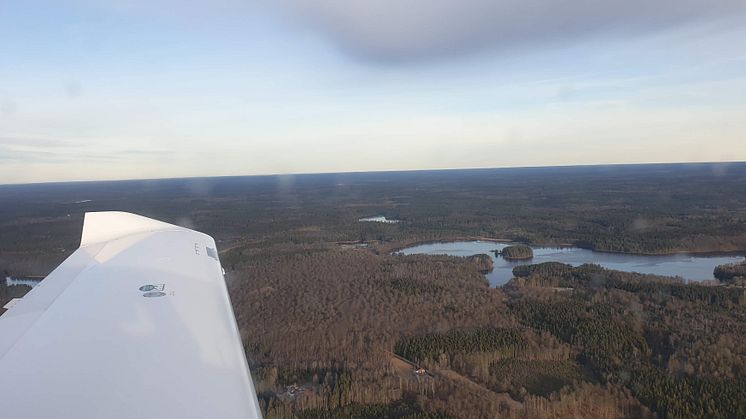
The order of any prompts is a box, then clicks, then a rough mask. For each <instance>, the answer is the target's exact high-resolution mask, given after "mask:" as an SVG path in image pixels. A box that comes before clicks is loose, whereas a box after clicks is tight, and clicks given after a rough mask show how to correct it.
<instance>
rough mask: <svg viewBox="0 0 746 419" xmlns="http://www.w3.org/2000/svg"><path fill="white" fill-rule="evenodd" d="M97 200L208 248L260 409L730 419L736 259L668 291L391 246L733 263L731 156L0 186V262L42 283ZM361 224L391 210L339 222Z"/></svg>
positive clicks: (741, 291)
mask: <svg viewBox="0 0 746 419" xmlns="http://www.w3.org/2000/svg"><path fill="white" fill-rule="evenodd" d="M82 201H86V202H82ZM101 210H121V211H131V212H135V213H138V214H142V215H145V216H150V217H154V218H158V219H161V220H164V221H167V222H172V223H175V224H179V225H184V226H187V227H190V228H194V229H197V230H200V231H203V232H205V233H208V234H210V235H212V236H213V237H214V238H215V239H216V242H217V244H218V247H219V250H220V259H221V263H222V265H223V267H224V268H225V270H226V271H227V275H226V281H227V283H228V288H229V292H230V297H231V300H232V303H233V306H234V312H235V314H236V319H237V323H238V326H239V329H240V332H241V337H242V340H243V344H244V347H245V350H246V356H247V359H248V361H249V365H250V368H251V371H252V374H253V376H254V377H253V378H254V382H255V384H256V390H257V392H258V397H259V400H260V403H261V405H262V409H263V412H264V414H265V416H266V417H267V418H379V417H391V418H412V419H414V418H423V419H424V418H493V417H498V416H499V417H508V418H510V417H513V418H534V417H539V418H556V417H582V418H587V417H594V418H595V417H598V418H637V417H651V418H653V417H660V418H688V417H691V418H694V417H721V418H732V417H746V393H745V392H746V382H745V381H744V380H745V379H746V378H745V377H746V294H745V292H746V289H745V288H744V287H743V284H742V282H739V281H741V279H740V277H741V276H742V275H743V270H742V265H733V266H723V267H719V268H718V269H717V270H716V277H717V278H719V279H721V282H719V283H717V282H715V281H712V282H708V283H685V282H683V281H681V280H679V279H676V278H672V277H664V276H652V275H641V274H635V273H624V272H617V271H612V270H607V269H604V268H601V267H599V266H595V265H583V266H576V267H573V266H570V265H565V264H561V263H552V262H549V263H543V264H538V265H525V266H518V267H516V268H515V269H514V272H513V274H514V278H513V279H512V280H511V281H510V282H509V283H508V284H507V285H505V286H503V287H502V288H491V287H490V286H489V284H488V282H487V280H486V278H485V276H484V273H485V272H489V271H490V270H491V269H492V261H491V259H490V258H489V257H487V256H486V255H477V256H474V257H469V258H460V257H450V256H428V255H411V256H404V255H400V254H396V253H392V252H393V251H394V250H396V249H400V248H403V247H406V246H408V245H411V244H413V243H422V242H431V241H440V240H458V239H474V238H481V239H491V240H505V241H513V242H518V243H528V244H537V245H563V244H574V245H579V246H582V247H586V248H591V249H595V250H604V251H613V252H627V253H646V254H667V253H674V252H692V253H693V252H703V253H707V252H739V253H740V254H744V251H746V164H728V165H712V164H693V165H641V166H640V165H635V166H597V167H567V168H529V169H484V170H458V171H425V172H400V173H394V172H391V173H356V174H327V175H302V176H257V177H237V178H210V179H171V180H152V181H122V182H83V183H68V184H38V185H13V186H11V185H6V186H0V271H2V272H5V274H6V275H14V276H32V275H42V276H43V275H46V274H48V273H49V272H50V271H51V270H52V269H54V267H55V266H57V264H59V263H60V262H61V261H62V260H64V258H66V257H67V256H68V255H69V254H70V253H71V252H73V251H74V250H75V248H77V246H78V242H79V239H80V231H81V227H82V220H83V214H84V213H85V212H86V211H101ZM381 215H382V216H386V217H387V218H388V219H395V220H399V221H400V222H398V223H376V222H359V221H358V220H359V219H360V218H364V217H374V216H381ZM2 285H3V287H0V299H2V300H8V299H10V298H13V297H20V296H21V295H22V294H23V292H25V291H26V290H25V288H26V287H24V289H20V288H18V289H16V287H11V288H12V289H11V288H8V289H5V288H4V284H2ZM3 303H4V301H3Z"/></svg>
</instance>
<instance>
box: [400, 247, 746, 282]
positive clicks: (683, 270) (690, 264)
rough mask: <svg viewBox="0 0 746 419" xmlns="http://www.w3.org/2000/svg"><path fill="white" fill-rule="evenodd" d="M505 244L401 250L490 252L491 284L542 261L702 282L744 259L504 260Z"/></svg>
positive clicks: (573, 251) (593, 256)
mask: <svg viewBox="0 0 746 419" xmlns="http://www.w3.org/2000/svg"><path fill="white" fill-rule="evenodd" d="M506 246H509V244H503V243H493V242H484V241H467V242H449V243H431V244H422V245H419V246H413V247H408V248H406V249H402V250H401V251H400V253H402V254H405V255H417V254H426V255H451V256H472V255H477V254H480V253H484V254H487V255H490V257H491V258H492V261H493V262H494V264H495V269H494V270H493V271H492V272H491V273H489V274H487V275H486V276H487V280H489V282H490V285H492V286H493V287H499V286H501V285H504V284H505V283H507V282H508V281H509V280H510V279H511V278H512V277H513V267H515V266H518V265H527V264H534V263H542V262H562V263H567V264H570V265H573V266H578V265H582V264H584V263H595V264H597V265H601V266H603V267H605V268H608V269H615V270H618V271H625V272H639V273H644V274H655V275H665V276H678V277H681V278H684V279H686V280H688V281H704V280H711V279H715V277H714V276H713V274H712V271H713V270H714V269H715V267H716V266H717V265H722V264H725V263H736V262H742V261H743V260H744V257H743V256H692V255H686V254H681V255H665V256H640V255H625V254H619V253H603V252H594V251H592V250H586V249H578V248H576V247H568V248H554V247H533V249H534V258H533V259H530V260H521V261H507V260H505V259H503V258H502V257H501V256H495V254H494V253H493V252H492V251H493V250H495V249H503V248H504V247H506Z"/></svg>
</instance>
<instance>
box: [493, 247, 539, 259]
mask: <svg viewBox="0 0 746 419" xmlns="http://www.w3.org/2000/svg"><path fill="white" fill-rule="evenodd" d="M499 254H500V255H501V256H502V257H503V258H505V259H508V260H517V259H531V258H533V257H534V251H533V249H531V247H529V246H526V245H512V246H507V247H505V248H504V249H503V250H501V251H500V252H499Z"/></svg>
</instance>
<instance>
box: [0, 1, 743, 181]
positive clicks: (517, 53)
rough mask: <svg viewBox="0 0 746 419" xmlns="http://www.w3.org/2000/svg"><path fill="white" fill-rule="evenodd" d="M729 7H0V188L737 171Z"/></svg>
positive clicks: (735, 22) (737, 19)
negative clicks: (316, 176)
mask: <svg viewBox="0 0 746 419" xmlns="http://www.w3.org/2000/svg"><path fill="white" fill-rule="evenodd" d="M744 23H746V3H738V2H732V1H728V0H715V1H705V0H690V1H687V2H685V3H682V2H675V1H672V0H659V1H657V2H654V3H650V2H645V1H642V0H633V1H622V0H611V1H609V2H607V3H605V4H604V7H602V8H593V7H588V5H587V4H586V2H585V0H571V1H569V2H568V1H560V0H530V1H528V2H526V1H517V0H500V1H496V2H495V1H488V0H463V1H455V0H431V1H425V0H414V1H412V2H408V3H406V4H401V3H400V2H397V1H394V0H379V1H373V0H353V1H350V2H344V3H337V2H330V1H313V0H296V1H290V0H281V1H276V2H269V1H268V0H245V1H238V0H219V1H217V2H206V1H201V0H193V1H188V2H176V1H174V0H158V1H144V0H135V1H132V2H127V4H121V3H120V2H116V1H109V0H72V1H68V2H65V3H64V4H62V3H60V2H53V1H48V0H39V1H31V2H20V1H10V2H6V3H4V4H3V5H2V6H0V63H2V64H0V184H19V183H39V182H58V181H77V180H114V179H154V178H177V177H210V176H243V175H269V174H299V173H341V172H369V171H399V170H435V169H460V168H497V167H539V166H567V165H594V164H638V163H647V162H657V163H674V162H716V161H729V162H734V161H745V160H746V146H744V143H746V103H744V100H743V98H744V97H746V50H744V49H743V48H742V47H741V45H743V44H744V42H745V41H746V25H744Z"/></svg>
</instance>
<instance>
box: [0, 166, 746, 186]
mask: <svg viewBox="0 0 746 419" xmlns="http://www.w3.org/2000/svg"><path fill="white" fill-rule="evenodd" d="M692 165H711V166H713V172H715V173H718V174H720V173H722V172H724V171H725V170H727V167H728V166H729V165H746V160H744V161H740V160H734V161H684V162H633V163H590V164H566V165H547V166H493V167H441V168H437V167H436V168H424V169H391V170H355V171H346V172H334V171H330V172H293V173H261V174H234V175H230V174H229V175H207V176H167V177H159V178H153V177H132V178H110V179H105V178H102V179H72V180H53V181H41V182H15V183H0V186H23V185H43V184H55V183H84V182H129V181H150V180H153V181H159V180H189V179H219V178H244V177H280V178H282V177H289V176H314V175H356V174H363V175H364V174H385V173H417V172H451V171H453V172H457V171H491V170H495V171H499V170H522V169H525V170H531V169H573V168H588V169H592V168H602V167H625V166H692Z"/></svg>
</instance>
